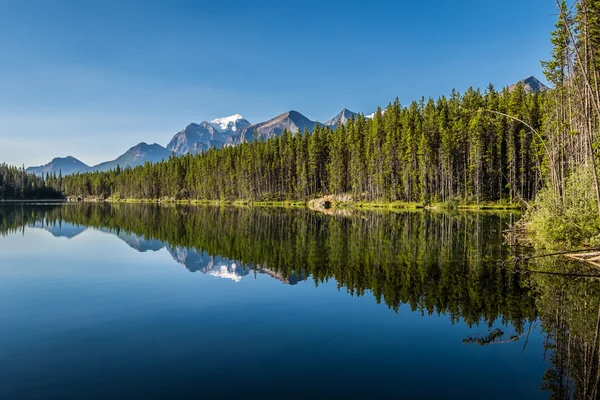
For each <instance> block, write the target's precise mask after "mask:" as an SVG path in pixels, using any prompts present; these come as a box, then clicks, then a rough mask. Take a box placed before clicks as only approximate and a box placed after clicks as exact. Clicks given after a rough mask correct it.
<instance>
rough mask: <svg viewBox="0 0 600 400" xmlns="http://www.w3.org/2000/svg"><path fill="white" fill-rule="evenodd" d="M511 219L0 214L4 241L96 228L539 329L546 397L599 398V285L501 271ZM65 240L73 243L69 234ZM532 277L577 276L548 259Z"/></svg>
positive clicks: (147, 243) (301, 213)
mask: <svg viewBox="0 0 600 400" xmlns="http://www.w3.org/2000/svg"><path fill="white" fill-rule="evenodd" d="M513 218H515V216H514V215H513V214H486V213H455V214H443V213H427V212H408V213H359V214H356V215H353V216H347V217H339V216H338V217H334V216H327V215H322V214H318V213H313V212H310V211H307V210H290V209H284V208H264V209H259V208H249V209H247V208H218V207H190V206H160V207H159V206H154V205H127V204H122V205H108V204H84V205H63V206H53V207H26V206H20V205H8V206H2V207H0V233H7V232H10V231H13V230H18V229H21V228H22V227H24V226H26V225H31V224H38V226H39V225H40V224H42V223H43V224H44V225H45V226H47V227H48V226H49V229H55V227H56V226H57V225H60V224H61V223H63V222H66V223H70V224H74V225H83V226H90V227H95V228H99V229H102V230H109V231H111V232H113V233H114V234H116V235H119V236H120V237H121V238H122V239H123V240H126V238H129V239H128V240H129V241H131V242H132V244H130V245H131V246H132V247H134V248H136V246H138V247H140V248H139V250H140V251H144V250H143V249H146V248H148V249H152V248H153V247H156V246H159V245H160V244H161V243H165V244H166V245H167V246H168V248H169V249H170V251H171V254H172V255H173V256H174V257H175V258H177V257H183V259H184V260H186V258H190V257H191V258H190V260H191V259H192V258H194V257H201V258H202V257H208V259H209V260H211V259H212V260H214V259H216V258H217V257H219V258H222V259H223V260H236V261H235V262H233V261H227V262H229V264H227V265H231V264H233V263H234V264H235V269H236V271H234V272H235V273H236V274H240V275H243V274H245V273H247V272H245V271H248V270H251V269H255V267H254V266H260V267H257V268H256V269H257V270H262V272H265V273H269V274H271V275H272V276H275V277H278V278H279V279H282V280H284V281H285V280H286V279H288V278H285V277H296V276H300V277H304V276H306V275H309V276H310V277H311V279H312V280H313V281H314V282H315V284H317V285H318V284H319V283H320V282H323V281H325V280H327V279H330V278H333V279H335V280H336V282H338V285H339V286H340V288H345V290H347V291H348V292H349V293H351V294H353V295H354V294H356V295H364V294H365V293H366V292H367V291H369V292H371V293H372V295H374V296H375V298H376V300H377V301H378V302H379V301H383V302H384V303H385V304H386V305H387V306H388V307H390V308H391V309H393V310H397V309H398V307H399V306H400V305H402V304H407V305H409V306H410V308H411V309H412V310H418V311H420V312H422V313H428V314H430V313H444V314H447V315H448V316H449V317H450V318H451V320H452V321H453V322H456V321H458V320H460V319H462V320H464V321H465V322H466V323H467V324H468V325H474V324H478V323H480V322H482V321H483V323H485V324H487V325H488V326H491V325H492V324H493V323H494V322H495V321H497V320H500V321H502V322H504V323H510V324H511V325H512V326H513V327H514V328H515V330H516V333H517V335H523V337H526V333H527V331H528V330H529V329H530V326H531V325H532V324H534V323H535V322H536V321H537V320H538V318H539V319H541V321H542V325H543V330H544V331H545V332H546V333H547V335H546V346H547V349H548V350H549V352H548V353H547V357H549V358H550V360H551V361H552V367H551V368H550V369H549V370H548V371H547V373H546V375H545V376H544V382H543V387H544V388H545V389H546V390H548V391H550V392H551V393H552V394H553V396H554V398H596V396H597V393H598V371H599V365H598V363H599V358H598V352H597V351H598V335H599V331H598V329H599V321H600V314H599V312H600V308H599V298H600V290H599V289H600V288H599V285H600V283H599V281H598V280H595V279H587V280H586V279H573V278H566V277H563V276H555V275H544V274H529V275H525V276H523V275H520V274H514V273H512V272H511V271H509V270H507V269H506V268H499V266H498V263H497V261H498V260H503V259H507V258H508V257H509V256H510V255H511V252H512V251H513V249H512V248H510V247H508V246H503V237H502V230H503V229H504V228H505V227H506V226H507V224H508V223H509V222H510V221H511V219H513ZM42 221H43V222H42ZM67 231H68V232H70V234H73V233H72V232H74V230H73V228H72V227H71V228H70V229H68V230H67ZM128 240H126V241H128ZM183 263H184V264H185V265H186V266H188V264H187V263H186V262H183ZM189 264H190V266H191V265H192V263H191V261H190V262H189ZM198 265H200V264H198ZM203 265H204V264H203ZM190 266H188V268H190ZM576 267H577V268H581V266H576ZM536 268H540V269H553V270H556V269H565V268H574V267H573V266H572V264H569V263H566V262H562V263H561V264H560V265H558V266H556V265H551V264H549V261H547V260H546V261H543V260H542V261H540V264H539V265H537V266H536ZM190 269H191V268H190ZM238 269H239V271H237V270H238ZM296 279H297V278H296Z"/></svg>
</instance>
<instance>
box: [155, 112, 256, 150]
mask: <svg viewBox="0 0 600 400" xmlns="http://www.w3.org/2000/svg"><path fill="white" fill-rule="evenodd" d="M248 126H250V121H248V120H247V119H245V118H244V117H242V116H241V115H239V114H234V115H231V116H229V117H224V118H217V119H214V120H212V121H211V122H206V121H203V122H201V123H200V124H195V123H192V124H189V125H188V126H187V127H185V129H184V130H182V131H181V132H179V133H177V134H176V135H175V136H173V138H172V139H171V141H170V142H169V144H168V145H167V149H168V150H171V151H172V152H174V153H175V154H176V155H179V156H181V155H184V154H188V153H190V154H198V153H201V152H203V151H206V150H208V149H210V148H211V147H215V148H217V149H220V148H221V147H223V145H224V144H225V143H226V142H227V141H228V140H230V138H231V136H233V135H234V134H235V133H236V132H238V131H240V130H242V129H244V128H246V127H248Z"/></svg>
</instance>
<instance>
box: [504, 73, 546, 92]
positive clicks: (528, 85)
mask: <svg viewBox="0 0 600 400" xmlns="http://www.w3.org/2000/svg"><path fill="white" fill-rule="evenodd" d="M520 82H523V86H525V91H526V92H527V93H534V92H545V91H546V90H549V89H550V88H549V87H548V86H546V85H544V84H543V83H542V82H540V81H539V80H538V79H537V78H536V77H535V76H530V77H528V78H525V79H522V80H520V81H519V82H517V83H515V84H512V85H510V86H509V87H508V90H509V91H511V92H512V91H513V90H515V88H516V87H517V84H518V83H520Z"/></svg>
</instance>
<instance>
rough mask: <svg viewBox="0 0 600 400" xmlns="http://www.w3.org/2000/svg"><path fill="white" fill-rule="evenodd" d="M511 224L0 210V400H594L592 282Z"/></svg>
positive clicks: (69, 208)
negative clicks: (533, 258)
mask: <svg viewBox="0 0 600 400" xmlns="http://www.w3.org/2000/svg"><path fill="white" fill-rule="evenodd" d="M516 218H518V216H517V215H515V214H493V213H452V214H447V213H426V212H408V213H359V214H355V215H351V216H329V215H322V214H318V213H314V212H310V211H306V210H290V209H283V208H264V209H261V208H254V209H244V208H215V207H189V206H162V207H158V206H153V205H104V204H102V205H88V204H84V205H81V204H79V205H74V204H67V205H58V206H57V205H54V206H26V205H5V206H0V233H1V234H2V236H0V326H1V327H2V330H1V331H0V398H19V399H37V398H60V399H65V398H82V397H86V396H93V397H99V398H115V397H126V396H128V397H145V398H152V397H167V396H168V397H172V398H196V397H203V398H228V397H242V396H244V397H258V396H263V397H278V398H281V397H286V398H306V397H308V396H310V397H315V398H354V397H362V398H366V397H369V398H371V397H374V396H379V397H384V398H436V397H443V398H461V399H464V398H477V399H480V398H487V399H506V398H528V399H534V398H548V397H550V396H552V395H554V396H555V397H556V398H569V397H573V398H593V397H592V396H595V394H596V393H597V392H594V387H596V388H597V385H598V367H597V364H598V354H597V347H598V343H597V337H595V336H594V333H595V329H596V327H597V324H598V307H599V305H598V298H599V297H600V290H598V289H599V288H598V284H597V280H596V279H594V278H578V279H572V278H565V277H563V276H557V275H548V274H539V273H534V274H532V273H515V270H514V268H513V267H511V265H512V264H511V263H501V262H499V261H501V260H507V259H509V258H510V257H511V256H512V255H515V254H517V253H518V252H519V251H520V249H519V248H517V247H514V246H510V245H509V244H508V243H506V241H505V239H504V237H503V234H502V230H503V229H505V228H506V227H507V226H508V224H509V223H510V222H511V221H514V220H515V219H516ZM535 268H536V269H538V270H544V271H546V270H553V271H555V270H556V269H557V268H559V269H562V270H571V269H574V268H580V266H574V265H572V264H565V263H561V264H560V265H558V266H557V265H555V264H552V265H550V263H549V262H547V263H540V264H539V265H536V266H535ZM594 363H595V364H594Z"/></svg>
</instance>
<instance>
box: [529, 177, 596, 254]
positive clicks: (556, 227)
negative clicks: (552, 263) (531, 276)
mask: <svg viewBox="0 0 600 400" xmlns="http://www.w3.org/2000/svg"><path fill="white" fill-rule="evenodd" d="M565 186H566V188H565V190H566V193H565V195H564V198H563V199H562V201H561V199H560V198H559V197H558V196H557V195H555V193H554V192H553V191H552V190H551V189H550V188H546V189H544V190H542V191H541V192H540V193H539V194H538V196H537V198H536V202H535V207H534V208H533V209H532V210H530V211H529V213H528V214H527V215H526V217H525V219H526V224H527V230H528V231H529V232H530V233H531V234H532V238H531V239H532V241H533V243H534V245H535V246H537V247H546V248H561V249H571V248H575V247H582V246H593V245H598V244H600V224H599V221H598V204H597V202H596V192H595V189H594V176H593V171H592V167H591V166H581V167H578V168H577V169H576V170H575V171H573V172H572V173H571V174H570V176H569V177H568V178H567V182H566V185H565Z"/></svg>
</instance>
